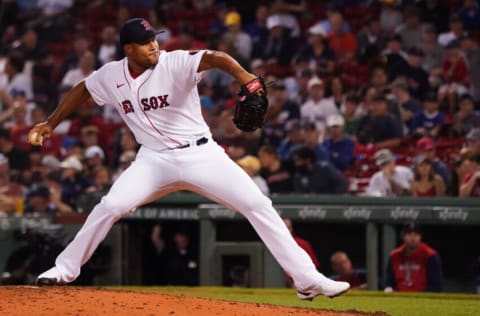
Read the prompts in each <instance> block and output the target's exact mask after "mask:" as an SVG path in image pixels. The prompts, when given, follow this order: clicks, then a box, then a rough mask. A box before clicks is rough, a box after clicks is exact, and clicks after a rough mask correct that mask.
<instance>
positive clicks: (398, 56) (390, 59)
mask: <svg viewBox="0 0 480 316" xmlns="http://www.w3.org/2000/svg"><path fill="white" fill-rule="evenodd" d="M382 55H383V56H384V59H386V64H385V66H386V70H387V72H388V80H389V81H392V80H395V78H396V76H397V75H398V71H399V69H402V68H404V67H407V65H408V63H407V58H408V56H407V53H406V52H405V51H404V50H403V44H402V38H401V37H400V35H398V34H395V35H392V36H390V38H389V39H388V41H387V48H386V49H385V50H384V51H383V52H382ZM377 68H378V66H377V67H375V68H373V69H372V73H373V71H374V70H377ZM384 81H385V82H386V81H387V80H386V79H385V80H384Z"/></svg>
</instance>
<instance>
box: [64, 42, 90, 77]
mask: <svg viewBox="0 0 480 316" xmlns="http://www.w3.org/2000/svg"><path fill="white" fill-rule="evenodd" d="M89 47H90V40H89V39H88V38H87V36H86V35H84V34H81V33H80V34H76V35H75V39H74V40H73V51H72V52H71V53H69V54H67V55H66V56H65V58H64V59H63V64H62V65H61V66H60V70H59V71H58V76H57V78H59V80H62V79H63V77H64V76H65V74H66V73H67V72H68V71H69V70H71V69H74V68H77V66H78V61H79V60H80V58H81V57H82V56H83V54H84V53H85V52H86V51H88V49H89Z"/></svg>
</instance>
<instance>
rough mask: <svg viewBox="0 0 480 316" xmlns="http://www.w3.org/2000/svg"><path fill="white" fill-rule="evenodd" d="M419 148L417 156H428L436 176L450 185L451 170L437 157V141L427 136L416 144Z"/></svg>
mask: <svg viewBox="0 0 480 316" xmlns="http://www.w3.org/2000/svg"><path fill="white" fill-rule="evenodd" d="M415 145H416V146H415V147H416V148H417V150H418V151H417V155H419V156H421V155H422V156H426V157H427V158H428V159H429V160H430V161H432V169H433V171H434V173H435V174H438V175H439V176H440V177H441V178H442V180H443V182H444V183H445V184H446V185H448V184H449V183H450V181H451V176H450V170H449V168H448V167H447V165H446V164H445V163H444V162H443V161H442V160H440V159H439V158H438V157H437V156H436V152H435V141H434V140H433V139H432V138H430V137H427V136H424V137H422V138H420V139H419V140H417V142H416V144H415Z"/></svg>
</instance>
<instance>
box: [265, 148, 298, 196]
mask: <svg viewBox="0 0 480 316" xmlns="http://www.w3.org/2000/svg"><path fill="white" fill-rule="evenodd" d="M258 158H259V159H260V164H261V166H262V169H260V175H261V176H262V177H263V178H264V179H265V181H267V185H268V189H269V190H270V193H271V194H272V193H291V192H292V191H293V176H292V168H291V166H290V165H289V164H288V163H287V162H284V161H281V160H280V159H279V157H278V154H277V150H276V149H275V148H274V147H272V146H268V145H266V146H262V147H260V149H259V151H258Z"/></svg>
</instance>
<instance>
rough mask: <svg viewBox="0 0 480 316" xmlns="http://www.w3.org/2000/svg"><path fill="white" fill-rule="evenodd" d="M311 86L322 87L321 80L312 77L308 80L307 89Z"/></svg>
mask: <svg viewBox="0 0 480 316" xmlns="http://www.w3.org/2000/svg"><path fill="white" fill-rule="evenodd" d="M313 86H323V80H322V79H320V78H318V77H316V76H315V77H312V78H310V80H308V89H310V88H312V87H313Z"/></svg>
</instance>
